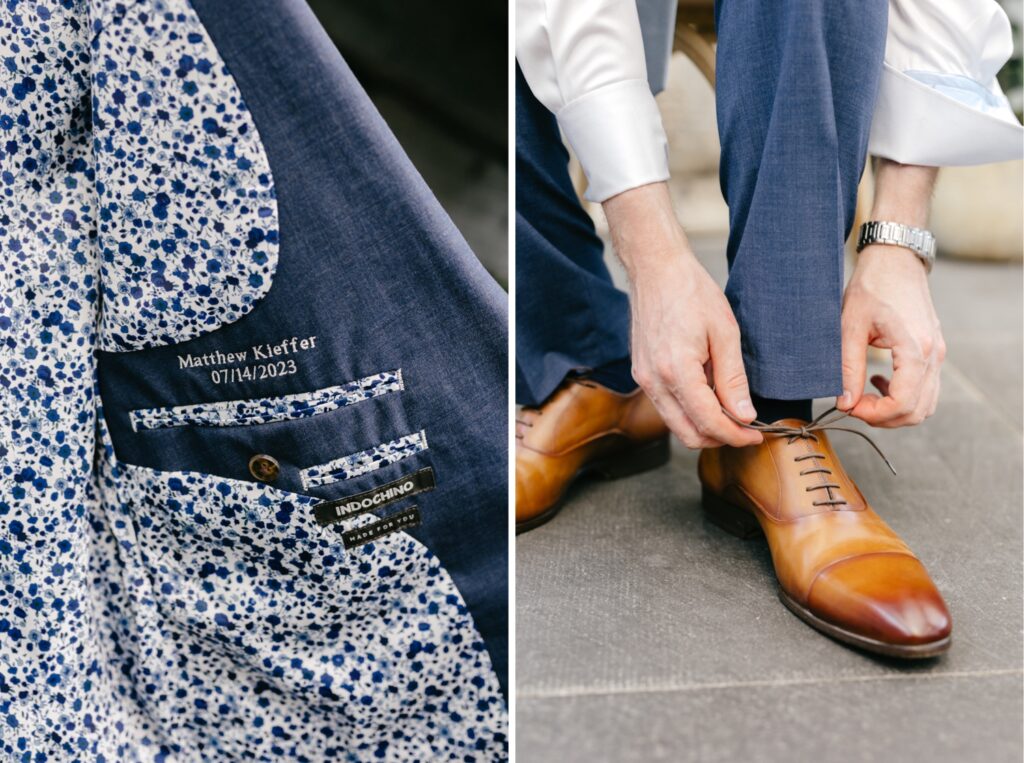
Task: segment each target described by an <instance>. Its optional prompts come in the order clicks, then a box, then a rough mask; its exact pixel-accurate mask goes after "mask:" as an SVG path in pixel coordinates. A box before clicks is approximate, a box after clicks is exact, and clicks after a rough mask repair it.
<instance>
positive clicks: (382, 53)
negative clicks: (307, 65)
mask: <svg viewBox="0 0 1024 763" xmlns="http://www.w3.org/2000/svg"><path fill="white" fill-rule="evenodd" d="M309 4H310V7H311V8H312V9H313V12H314V13H316V15H317V17H318V18H319V19H320V23H321V24H323V26H324V28H325V29H326V30H327V33H328V34H329V35H330V36H331V38H332V39H333V40H334V43H335V44H336V45H337V46H338V49H339V50H340V51H341V53H342V55H343V56H344V57H345V60H346V61H347V63H348V65H349V66H350V67H351V68H352V70H353V71H354V72H355V74H356V76H357V77H358V78H359V81H360V83H361V84H362V85H363V87H364V88H365V89H366V91H367V93H368V94H369V96H370V98H371V99H372V100H373V102H374V104H375V105H376V106H377V109H378V110H379V111H380V112H381V114H382V115H383V117H384V119H385V120H386V121H387V123H388V125H389V126H390V127H391V130H392V131H393V132H394V133H395V136H396V137H397V138H398V141H399V142H400V143H401V144H402V147H403V148H404V149H405V151H406V153H407V154H408V155H409V158H410V159H411V160H412V163H413V164H414V165H415V166H416V169H417V170H419V172H420V174H421V175H423V178H424V179H425V180H426V181H427V185H429V186H430V188H431V190H432V191H433V192H434V194H435V195H436V196H437V198H438V200H439V201H440V202H441V205H442V206H443V207H444V208H445V210H446V211H447V212H448V214H449V215H450V216H451V218H452V220H453V221H454V222H455V225H456V226H457V227H458V228H459V230H460V231H462V235H463V236H465V238H466V240H467V241H468V242H469V245H470V246H471V247H472V249H473V251H474V252H475V253H476V255H477V257H479V258H480V260H481V262H482V263H483V264H484V267H486V268H487V270H488V271H489V272H490V273H491V274H492V275H493V276H494V277H495V278H496V279H497V280H498V282H499V283H501V285H502V287H505V288H507V286H508V171H507V164H508V153H507V148H508V89H507V82H508V65H509V55H510V52H509V50H508V2H506V0H478V1H477V2H473V3H465V2H457V0H434V2H431V3H406V2H379V0H344V1H343V0H310V3H309Z"/></svg>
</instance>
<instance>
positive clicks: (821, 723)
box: [516, 674, 1022, 763]
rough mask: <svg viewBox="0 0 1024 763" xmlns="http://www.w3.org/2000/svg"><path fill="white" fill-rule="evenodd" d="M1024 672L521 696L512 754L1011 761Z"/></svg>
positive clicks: (649, 761)
mask: <svg viewBox="0 0 1024 763" xmlns="http://www.w3.org/2000/svg"><path fill="white" fill-rule="evenodd" d="M1021 693H1022V687H1021V678H1020V676H1019V675H1012V674H1011V675H1007V674H989V675H982V676H977V675H971V676H950V677H943V678H940V679H928V678H924V677H914V676H911V677H907V678H895V679H892V680H866V681H865V680H858V679H852V680H848V681H839V682H833V683H820V682H810V683H799V682H792V683H786V684H777V685H762V684H754V685H741V686H730V685H722V686H714V687H710V688H701V687H698V688H695V689H691V688H687V689H681V690H679V689H677V690H672V691H652V692H646V693H641V694H595V695H582V696H581V695H575V696H568V697H541V698H534V699H530V700H529V701H526V702H523V701H521V702H520V705H519V712H518V722H517V734H516V735H517V757H518V759H519V760H523V761H530V763H534V762H535V761H536V762H540V761H577V760H579V761H615V762H616V763H654V762H655V761H672V763H689V762H690V761H699V762H700V763H719V762H720V763H735V762H736V761H758V762H759V763H774V761H779V762H780V763H803V761H828V763H861V762H863V763H868V762H869V761H928V763H933V762H937V763H944V762H945V761H950V762H953V761H956V762H957V763H963V762H965V761H970V762H971V763H974V762H975V761H977V762H978V763H980V762H981V761H984V763H1019V761H1020V759H1021V754H1020V751H1021V724H1020V718H1021Z"/></svg>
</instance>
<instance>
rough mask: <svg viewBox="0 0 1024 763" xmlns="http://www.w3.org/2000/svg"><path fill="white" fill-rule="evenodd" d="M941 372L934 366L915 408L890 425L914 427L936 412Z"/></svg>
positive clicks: (889, 424)
mask: <svg viewBox="0 0 1024 763" xmlns="http://www.w3.org/2000/svg"><path fill="white" fill-rule="evenodd" d="M938 391H939V373H938V368H934V369H933V370H932V371H930V372H929V373H928V377H927V379H926V381H925V384H924V388H923V389H922V390H921V398H920V400H919V401H918V404H917V406H916V407H915V408H914V410H913V411H912V412H911V413H909V414H907V415H906V416H901V417H899V418H897V419H893V420H892V421H890V422H888V424H887V426H888V427H892V428H895V427H913V426H917V425H918V424H920V423H921V422H923V421H924V420H925V419H926V418H928V417H929V416H931V415H932V413H934V412H935V406H936V404H937V402H938Z"/></svg>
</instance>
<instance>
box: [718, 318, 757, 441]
mask: <svg viewBox="0 0 1024 763" xmlns="http://www.w3.org/2000/svg"><path fill="white" fill-rule="evenodd" d="M710 349H711V371H712V375H713V376H714V381H715V394H716V395H717V396H718V400H719V402H720V403H721V404H722V405H723V406H725V408H726V410H728V411H729V413H731V414H732V415H733V416H735V417H736V418H738V419H739V420H740V421H744V422H746V423H748V424H749V423H750V422H751V421H753V420H754V419H755V418H757V411H755V410H754V404H753V403H752V402H751V401H750V387H749V385H748V384H747V372H746V370H745V369H744V368H743V356H742V355H741V353H740V340H739V332H738V331H737V332H736V334H735V335H732V334H729V335H728V336H718V337H711V347H710Z"/></svg>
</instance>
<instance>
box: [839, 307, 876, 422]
mask: <svg viewBox="0 0 1024 763" xmlns="http://www.w3.org/2000/svg"><path fill="white" fill-rule="evenodd" d="M842 341H843V394H842V395H841V396H840V397H839V398H837V399H836V408H838V409H839V410H841V411H849V410H852V409H853V407H854V406H855V405H857V403H858V402H860V398H861V396H862V395H863V394H864V377H865V376H866V375H867V365H868V331H867V327H866V326H865V327H860V326H851V327H847V326H846V325H844V326H843V340H842Z"/></svg>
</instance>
